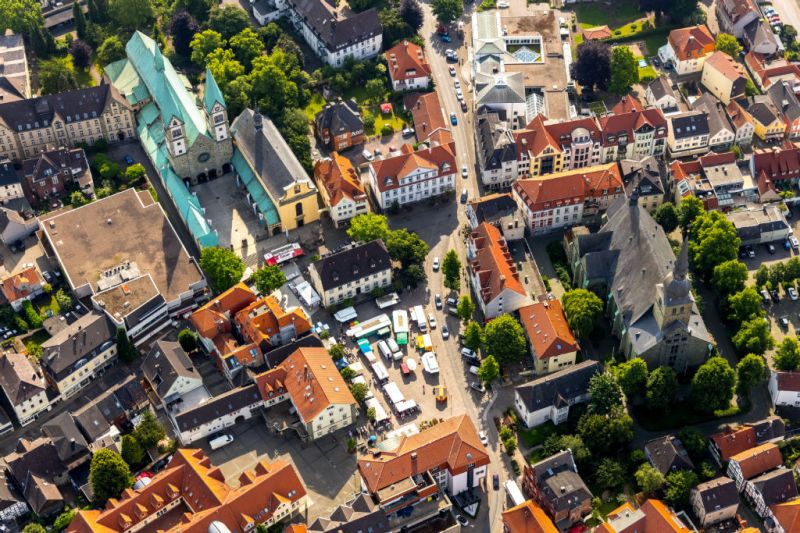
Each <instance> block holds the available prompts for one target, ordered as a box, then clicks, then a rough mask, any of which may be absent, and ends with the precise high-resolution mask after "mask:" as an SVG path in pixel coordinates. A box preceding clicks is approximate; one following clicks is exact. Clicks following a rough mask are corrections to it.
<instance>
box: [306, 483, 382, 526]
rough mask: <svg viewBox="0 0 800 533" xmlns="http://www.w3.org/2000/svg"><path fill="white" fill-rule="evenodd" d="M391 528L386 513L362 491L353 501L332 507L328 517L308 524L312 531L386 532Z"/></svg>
mask: <svg viewBox="0 0 800 533" xmlns="http://www.w3.org/2000/svg"><path fill="white" fill-rule="evenodd" d="M392 530H393V527H392V524H391V523H390V522H389V520H388V519H387V517H386V513H385V512H384V511H383V510H382V509H381V508H380V507H378V506H377V505H375V504H374V503H373V502H372V499H371V498H370V496H369V495H368V494H366V493H363V492H362V493H360V494H359V495H358V496H356V498H355V499H354V500H353V501H351V502H348V503H345V504H342V505H340V506H339V507H337V508H336V509H334V510H333V512H332V513H331V515H330V517H328V518H322V517H320V518H317V519H316V520H315V521H314V522H312V523H311V524H309V526H308V531H312V532H314V533H318V532H320V533H323V532H324V533H334V532H335V533H361V532H363V531H371V532H373V533H388V532H389V531H392Z"/></svg>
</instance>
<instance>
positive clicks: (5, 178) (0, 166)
mask: <svg viewBox="0 0 800 533" xmlns="http://www.w3.org/2000/svg"><path fill="white" fill-rule="evenodd" d="M20 198H25V193H24V192H23V190H22V177H21V176H20V175H19V173H18V172H17V169H16V168H14V164H13V163H12V162H11V161H9V160H7V159H3V160H2V161H0V204H3V205H4V206H5V205H7V204H9V203H10V202H12V201H14V200H17V199H20ZM4 209H5V208H4Z"/></svg>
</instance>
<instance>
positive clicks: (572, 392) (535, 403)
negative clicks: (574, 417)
mask: <svg viewBox="0 0 800 533" xmlns="http://www.w3.org/2000/svg"><path fill="white" fill-rule="evenodd" d="M602 370H603V369H602V366H600V363H598V362H597V361H584V362H582V363H578V364H577V365H575V366H571V367H568V368H565V369H564V370H559V371H558V372H555V373H553V374H550V375H547V376H544V377H541V378H539V379H535V380H533V381H529V382H528V383H525V384H523V385H519V386H517V388H516V392H517V394H518V395H519V396H520V398H522V401H523V402H524V403H525V407H526V408H527V409H528V411H529V412H534V411H538V410H539V409H544V408H546V407H550V406H552V405H555V404H556V402H559V401H562V400H570V399H572V398H576V397H578V396H582V395H584V394H586V392H587V391H588V389H589V380H590V379H591V377H592V376H594V375H595V374H598V373H600V372H602Z"/></svg>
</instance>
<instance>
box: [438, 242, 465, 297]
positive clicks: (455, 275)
mask: <svg viewBox="0 0 800 533" xmlns="http://www.w3.org/2000/svg"><path fill="white" fill-rule="evenodd" d="M442 274H443V275H444V286H445V287H447V288H448V289H450V290H452V291H459V290H460V289H461V260H460V259H459V258H458V252H456V251H455V250H449V251H448V252H447V253H446V254H444V259H443V260H442Z"/></svg>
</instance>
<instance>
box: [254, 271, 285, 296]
mask: <svg viewBox="0 0 800 533" xmlns="http://www.w3.org/2000/svg"><path fill="white" fill-rule="evenodd" d="M253 282H254V283H255V284H256V289H257V290H258V292H260V293H261V294H271V293H272V291H274V290H275V289H280V288H281V287H283V284H284V283H286V275H285V274H284V273H283V270H281V267H279V266H278V265H265V266H264V268H261V269H259V270H256V271H255V273H254V274H253Z"/></svg>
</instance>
